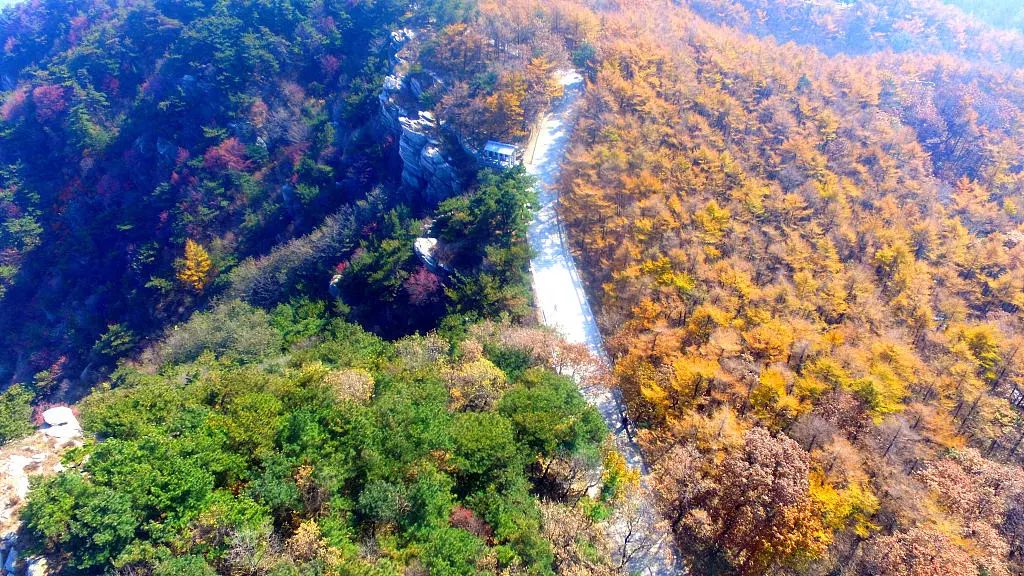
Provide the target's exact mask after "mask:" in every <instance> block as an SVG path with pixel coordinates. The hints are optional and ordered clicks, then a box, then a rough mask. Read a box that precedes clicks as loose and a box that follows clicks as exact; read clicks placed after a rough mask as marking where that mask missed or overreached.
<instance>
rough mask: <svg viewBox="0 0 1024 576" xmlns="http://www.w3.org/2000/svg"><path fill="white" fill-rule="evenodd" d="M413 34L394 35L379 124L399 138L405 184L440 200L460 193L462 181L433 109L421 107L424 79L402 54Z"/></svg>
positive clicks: (424, 196) (430, 198) (430, 200)
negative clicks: (447, 152) (412, 72)
mask: <svg viewBox="0 0 1024 576" xmlns="http://www.w3.org/2000/svg"><path fill="white" fill-rule="evenodd" d="M412 37H413V35H412V32H410V31H407V30H404V31H398V32H396V33H395V35H394V37H393V41H394V42H395V45H396V56H395V57H394V59H393V62H392V73H391V75H390V76H388V77H387V78H386V79H385V80H384V87H383V89H382V90H381V93H380V96H379V99H380V109H381V110H380V124H381V127H382V128H383V129H384V130H385V132H387V133H389V134H390V135H392V136H394V137H397V138H398V155H399V157H400V159H401V162H402V186H403V187H404V188H406V189H407V190H408V191H410V192H412V193H416V194H421V195H422V198H423V199H424V200H425V201H427V202H429V203H437V202H440V201H441V200H444V199H445V198H449V197H451V196H454V195H455V194H458V193H459V192H460V191H461V190H462V183H461V181H460V179H459V175H458V172H457V171H456V169H455V168H454V167H453V166H452V164H451V162H450V160H449V158H447V157H446V156H445V155H444V153H443V151H442V146H441V139H440V137H439V131H438V125H437V120H436V119H435V118H434V116H433V114H431V113H430V112H425V111H419V110H418V103H419V97H420V95H421V94H422V92H423V80H421V79H419V78H415V77H411V76H410V75H409V74H408V69H409V65H408V63H407V62H406V61H405V59H404V58H403V57H402V46H403V45H405V44H406V43H407V42H408V41H409V40H410V39H412ZM431 81H433V80H431Z"/></svg>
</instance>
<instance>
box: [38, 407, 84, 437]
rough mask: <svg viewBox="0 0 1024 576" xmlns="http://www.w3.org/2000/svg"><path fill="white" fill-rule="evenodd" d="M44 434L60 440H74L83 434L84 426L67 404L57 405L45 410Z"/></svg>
mask: <svg viewBox="0 0 1024 576" xmlns="http://www.w3.org/2000/svg"><path fill="white" fill-rule="evenodd" d="M43 422H45V423H46V424H47V426H44V427H43V428H42V432H43V434H46V435H47V436H50V437H51V438H57V439H58V440H73V439H75V438H78V437H79V436H81V435H82V426H81V424H79V423H78V418H75V414H74V412H72V411H71V408H68V407H67V406H55V407H53V408H50V409H49V410H47V411H45V412H43Z"/></svg>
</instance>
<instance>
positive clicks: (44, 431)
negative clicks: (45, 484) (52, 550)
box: [0, 406, 82, 576]
mask: <svg viewBox="0 0 1024 576" xmlns="http://www.w3.org/2000/svg"><path fill="white" fill-rule="evenodd" d="M42 418H43V423H42V425H41V426H40V427H39V429H38V430H36V432H35V433H33V434H31V435H30V436H27V437H25V438H22V439H20V440H16V441H14V442H11V443H9V444H5V445H4V446H2V447H0V576H10V575H15V574H17V575H21V574H27V575H29V576H44V575H45V574H46V573H47V565H46V560H45V559H44V558H41V557H37V556H30V557H23V556H22V552H23V551H24V550H23V548H22V547H21V546H20V545H19V544H18V536H17V534H18V530H19V529H20V528H21V519H20V513H21V509H22V507H23V506H24V505H25V500H26V497H27V496H28V493H29V477H30V476H49V475H53V474H57V473H59V472H60V471H62V470H63V469H64V466H63V464H61V459H62V457H63V455H64V453H65V452H66V451H67V450H68V449H70V448H72V447H75V446H81V445H82V427H81V425H80V424H79V423H78V418H76V417H75V413H74V411H73V410H72V409H71V408H69V407H67V406H54V407H51V408H50V409H48V410H46V411H44V412H43V413H42Z"/></svg>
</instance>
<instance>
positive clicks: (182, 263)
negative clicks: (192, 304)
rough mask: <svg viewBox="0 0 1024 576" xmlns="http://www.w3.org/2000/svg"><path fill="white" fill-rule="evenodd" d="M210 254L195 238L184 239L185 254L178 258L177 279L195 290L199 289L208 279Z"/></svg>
mask: <svg viewBox="0 0 1024 576" xmlns="http://www.w3.org/2000/svg"><path fill="white" fill-rule="evenodd" d="M210 268H211V263H210V254H209V252H207V251H206V248H203V247H202V245H200V244H199V243H198V242H196V241H195V240H192V239H191V238H189V239H188V240H186V241H185V255H184V257H182V258H181V259H180V260H178V280H181V281H182V282H184V283H185V284H186V285H188V286H189V287H190V288H192V289H193V290H195V291H196V292H199V291H201V290H202V289H203V288H204V287H205V286H206V283H207V281H209V279H210Z"/></svg>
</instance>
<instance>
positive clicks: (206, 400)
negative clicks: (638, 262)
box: [0, 0, 646, 576]
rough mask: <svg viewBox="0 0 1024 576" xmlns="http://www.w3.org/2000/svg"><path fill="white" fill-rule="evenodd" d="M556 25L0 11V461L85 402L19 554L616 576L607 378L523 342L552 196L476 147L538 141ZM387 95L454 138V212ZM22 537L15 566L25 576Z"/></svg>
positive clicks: (372, 8)
mask: <svg viewBox="0 0 1024 576" xmlns="http://www.w3.org/2000/svg"><path fill="white" fill-rule="evenodd" d="M536 16H537V15H533V14H523V13H518V12H508V11H507V9H506V8H505V7H504V6H499V5H484V6H479V7H478V6H476V5H474V4H471V3H463V2H424V3H418V4H416V5H414V6H413V5H408V4H406V3H403V2H320V1H303V0H297V1H291V0H285V1H280V2H278V1H268V2H256V3H253V2H242V1H235V0H224V1H219V2H177V1H173V0H169V1H164V0H157V1H156V2H147V1H141V0H140V1H129V2H106V1H104V0H95V1H91V2H60V1H57V0H42V1H40V0H33V1H30V2H26V3H24V4H22V5H19V6H17V7H15V8H14V9H11V10H9V11H4V12H0V38H2V41H0V45H2V46H3V48H2V53H0V90H2V92H0V97H2V100H0V102H2V104H0V204H2V208H3V210H2V216H0V218H2V220H0V223H2V231H0V249H2V252H0V254H2V256H0V258H2V260H0V331H2V336H0V343H2V344H0V345H2V349H3V352H0V379H2V380H3V382H4V386H3V387H4V388H5V390H3V391H2V392H0V444H6V443H8V442H11V441H13V440H17V439H19V438H21V437H24V436H26V435H27V434H29V433H30V432H31V431H32V429H33V424H39V422H38V419H39V414H40V413H41V411H42V409H44V408H46V407H48V406H50V405H52V403H53V402H54V401H68V400H77V399H79V398H82V397H83V396H84V398H83V399H81V402H80V403H78V405H77V406H76V407H75V408H76V411H77V413H78V414H79V416H80V417H81V420H82V423H83V425H84V429H85V434H86V440H85V443H84V446H82V447H80V448H75V449H72V450H70V451H68V452H67V453H66V454H65V455H64V464H63V465H62V466H60V467H58V468H57V469H53V470H51V469H46V470H39V469H36V470H35V472H36V473H41V476H44V477H41V478H39V479H37V480H36V481H35V483H34V484H33V485H32V488H31V490H30V491H29V492H28V496H27V499H25V501H20V500H19V499H15V500H14V501H11V500H8V499H7V498H6V494H5V497H4V501H2V502H0V513H2V514H4V515H5V520H8V519H9V518H8V515H10V514H11V513H12V511H16V514H20V519H21V521H22V524H21V530H20V532H19V533H18V534H17V535H16V536H17V541H16V546H17V550H18V551H19V553H20V554H21V556H20V558H21V559H22V560H24V557H25V556H26V555H28V556H30V557H31V558H32V561H33V564H32V566H33V570H37V569H39V566H45V564H40V561H41V559H42V560H45V561H48V567H49V568H48V569H49V572H50V573H54V574H70V575H86V574H122V575H129V574H131V575H147V576H150V575H152V576H170V575H174V576H182V575H187V576H201V575H209V574H233V575H240V574H247V575H271V574H272V575H275V576H283V575H300V574H301V575H323V574H332V575H342V574H376V575H392V574H393V575H397V574H437V575H451V576H461V575H465V574H533V575H544V574H554V573H559V574H579V575H582V574H598V575H600V574H607V575H611V574H618V573H621V572H622V571H623V568H622V567H623V566H624V565H625V564H626V562H627V561H628V560H629V559H630V557H631V555H632V554H633V553H634V552H635V550H636V549H637V548H638V543H637V542H634V540H636V539H637V536H636V533H635V532H634V529H635V527H636V523H637V522H638V521H639V520H638V518H640V511H638V509H637V508H636V507H635V505H634V504H632V500H631V497H632V495H633V494H635V493H636V488H637V487H638V477H637V474H636V473H635V472H634V471H632V470H630V469H629V468H628V467H627V466H626V463H625V460H624V459H623V458H622V457H621V456H620V455H619V454H618V453H617V452H616V451H615V450H614V448H613V447H612V446H611V444H610V442H609V440H608V438H607V436H608V433H607V429H606V426H605V423H604V421H603V420H602V418H601V415H600V414H599V413H598V412H597V411H596V410H595V409H594V408H592V407H591V406H589V405H588V404H587V403H586V401H585V400H584V398H583V396H582V395H581V393H580V392H579V390H578V388H577V386H578V385H580V383H581V382H582V383H583V384H584V385H599V384H600V383H601V382H603V381H601V380H599V379H595V380H594V381H593V382H590V381H589V380H587V379H586V378H590V377H593V378H596V377H597V376H599V375H600V374H601V371H599V370H598V369H597V365H596V364H595V363H594V361H593V359H591V358H590V356H589V354H588V353H587V352H586V350H585V349H584V348H581V347H580V346H573V345H569V344H566V343H565V342H563V341H562V340H561V339H560V338H559V337H558V336H557V335H555V334H553V333H550V332H548V331H545V330H542V329H539V328H535V327H532V326H530V324H531V322H530V318H531V317H532V312H531V307H530V305H531V296H530V293H529V290H528V276H527V272H528V263H529V256H530V253H529V248H528V247H527V244H526V227H527V223H528V222H529V220H530V218H531V217H532V214H533V209H534V208H535V204H536V199H535V198H534V193H533V189H532V186H533V181H532V179H531V178H530V177H528V176H527V175H526V173H525V171H524V170H522V169H518V168H517V169H509V170H503V171H500V172H495V171H492V170H487V169H483V170H481V169H480V168H481V166H480V164H479V163H478V162H475V161H474V160H473V158H472V152H473V150H474V147H476V146H479V145H480V144H481V143H482V141H484V140H486V139H487V138H491V137H498V138H504V139H508V140H511V141H515V142H525V138H526V135H527V132H528V129H529V126H530V124H531V122H532V120H533V119H534V118H535V117H536V116H537V114H539V113H540V112H541V111H543V110H544V108H545V107H546V106H547V105H548V103H549V102H550V101H551V99H552V98H555V97H557V96H558V93H557V90H556V87H557V84H556V83H555V82H554V79H553V74H552V73H553V71H554V69H555V67H556V66H565V65H567V63H568V52H567V46H566V45H565V43H564V41H565V39H564V38H563V37H561V36H559V35H557V34H556V33H555V32H554V31H553V22H552V21H550V20H548V19H547V18H538V17H536ZM413 81H415V86H417V92H416V93H415V94H414V98H412V99H409V98H408V94H406V93H405V92H412V90H411V88H410V86H411V85H413V83H414V82H413ZM396 85H397V86H396ZM389 90H391V91H393V92H402V96H403V97H404V98H406V100H405V101H402V102H401V105H402V106H408V107H410V109H408V110H405V109H403V110H399V111H398V112H399V113H402V114H408V115H410V116H411V115H412V114H414V113H417V112H421V114H420V118H421V119H422V118H424V116H425V117H427V118H430V117H432V116H436V117H438V118H440V119H441V121H442V130H438V131H437V132H436V133H428V134H427V133H416V134H415V135H414V136H416V137H422V138H424V139H430V141H431V145H432V146H438V147H440V148H441V149H442V152H443V153H442V154H439V156H438V157H440V158H443V161H444V162H446V163H448V162H450V163H451V164H452V165H453V166H452V167H450V168H451V169H452V170H453V171H456V172H457V176H458V181H459V183H460V186H459V188H458V189H456V190H452V191H450V193H449V194H448V195H447V196H446V197H441V198H437V197H432V196H430V195H428V194H426V193H425V191H424V190H421V189H417V188H416V187H415V186H412V185H410V183H409V182H406V181H404V178H402V177H400V174H401V173H402V172H403V171H404V170H405V168H406V167H404V166H403V163H406V162H408V159H406V158H404V157H402V156H401V150H400V148H401V147H402V146H403V145H404V144H406V143H407V142H405V139H406V138H407V137H409V134H408V133H407V130H408V128H407V127H406V125H405V124H402V125H401V132H399V133H396V132H395V131H394V129H393V127H389V126H387V122H386V121H385V119H384V116H386V115H387V114H389V113H391V112H392V110H390V109H389V107H393V106H395V104H394V103H393V102H391V101H389V100H388V94H389V92H388V91H389ZM422 113H428V114H426V115H424V114H422ZM429 113H432V114H429ZM408 119H409V118H408V116H404V115H403V116H402V120H403V121H408ZM434 139H436V140H434ZM435 142H436V143H435ZM428 235H429V236H430V237H431V238H433V239H436V241H437V244H436V248H435V250H434V252H433V253H432V254H429V255H424V254H422V253H421V254H419V255H417V254H416V253H415V251H414V246H415V240H416V239H417V238H420V237H422V236H428ZM424 334H426V335H424ZM90 389H91V392H90ZM40 442H41V443H42V444H43V445H44V446H50V447H51V448H52V449H53V450H59V448H58V447H55V446H53V445H51V444H47V441H46V440H45V439H43V440H41V441H40ZM26 462H28V460H27V459H26ZM5 464H6V463H5ZM5 470H6V468H5ZM19 470H20V468H19ZM644 513H645V514H646V512H644ZM612 522H615V523H623V524H625V525H627V526H630V527H631V528H630V530H629V531H628V532H627V533H625V536H621V535H618V534H616V533H613V532H611V531H609V530H607V525H608V524H609V523H612ZM13 537H14V535H11V534H2V535H0V540H2V543H3V550H4V551H3V554H4V559H5V561H7V562H9V563H10V565H11V566H13V567H15V569H16V570H23V569H24V568H25V567H24V566H23V565H22V563H21V561H19V560H18V558H19V556H18V555H17V554H15V553H14V552H13V551H10V550H12V548H11V547H12V546H14V545H15V544H14V540H13ZM641 543H642V542H641ZM8 552H9V554H8ZM44 569H45V568H44Z"/></svg>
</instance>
